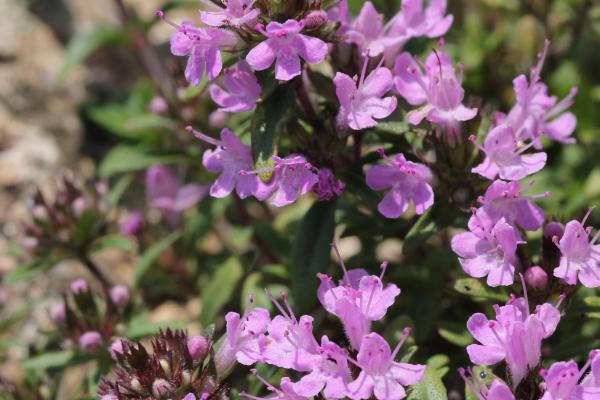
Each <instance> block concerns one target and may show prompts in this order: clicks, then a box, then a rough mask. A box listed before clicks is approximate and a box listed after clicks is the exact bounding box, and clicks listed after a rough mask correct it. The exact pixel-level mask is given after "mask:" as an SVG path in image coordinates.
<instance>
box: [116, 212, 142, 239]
mask: <svg viewBox="0 0 600 400" xmlns="http://www.w3.org/2000/svg"><path fill="white" fill-rule="evenodd" d="M143 222H144V216H143V214H142V213H141V212H139V211H135V212H132V213H131V214H129V215H128V216H127V217H126V218H125V219H124V220H122V221H121V223H120V224H119V232H121V234H122V235H125V236H135V235H137V234H138V232H139V231H140V229H141V228H142V224H143Z"/></svg>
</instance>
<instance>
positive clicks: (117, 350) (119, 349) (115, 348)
mask: <svg viewBox="0 0 600 400" xmlns="http://www.w3.org/2000/svg"><path fill="white" fill-rule="evenodd" d="M120 354H123V340H122V339H116V340H115V341H114V342H112V344H111V345H110V355H111V356H112V357H113V358H114V359H116V358H117V355H120Z"/></svg>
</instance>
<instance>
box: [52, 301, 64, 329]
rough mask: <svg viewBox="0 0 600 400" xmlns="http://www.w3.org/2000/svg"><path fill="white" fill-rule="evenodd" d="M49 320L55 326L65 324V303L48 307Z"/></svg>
mask: <svg viewBox="0 0 600 400" xmlns="http://www.w3.org/2000/svg"><path fill="white" fill-rule="evenodd" d="M50 318H52V321H54V322H56V323H57V324H60V323H63V322H65V320H66V319H67V307H66V306H65V303H58V304H54V305H53V306H52V307H50Z"/></svg>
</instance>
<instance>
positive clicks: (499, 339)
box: [488, 321, 504, 345]
mask: <svg viewBox="0 0 600 400" xmlns="http://www.w3.org/2000/svg"><path fill="white" fill-rule="evenodd" d="M488 326H489V327H490V329H491V330H492V333H493V334H494V336H496V339H497V340H498V343H500V344H502V345H504V340H502V338H501V337H500V335H499V334H498V331H497V330H496V321H490V322H488Z"/></svg>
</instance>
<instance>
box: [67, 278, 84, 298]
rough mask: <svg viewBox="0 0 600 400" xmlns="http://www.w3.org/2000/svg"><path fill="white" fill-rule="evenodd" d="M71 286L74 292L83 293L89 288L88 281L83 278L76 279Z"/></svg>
mask: <svg viewBox="0 0 600 400" xmlns="http://www.w3.org/2000/svg"><path fill="white" fill-rule="evenodd" d="M69 288H70V289H71V293H73V294H81V293H85V292H87V291H88V290H89V288H88V284H87V281H86V280H85V279H83V278H79V279H75V280H74V281H73V282H71V284H70V285H69Z"/></svg>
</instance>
